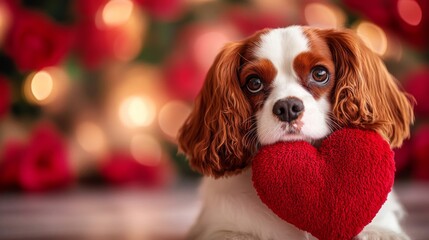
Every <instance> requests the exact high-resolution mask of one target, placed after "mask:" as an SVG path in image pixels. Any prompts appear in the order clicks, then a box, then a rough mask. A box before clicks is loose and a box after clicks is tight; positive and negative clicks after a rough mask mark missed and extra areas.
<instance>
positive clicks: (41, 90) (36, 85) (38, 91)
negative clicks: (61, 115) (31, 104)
mask: <svg viewBox="0 0 429 240" xmlns="http://www.w3.org/2000/svg"><path fill="white" fill-rule="evenodd" d="M30 88H31V92H32V93H33V96H34V97H35V98H36V100H37V101H39V102H42V101H43V100H45V99H47V98H48V97H49V95H50V94H51V93H52V89H53V83H52V77H51V75H50V74H49V73H48V72H46V71H40V72H37V73H36V74H34V76H33V78H32V79H31V83H30Z"/></svg>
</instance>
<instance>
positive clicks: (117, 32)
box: [76, 0, 127, 69]
mask: <svg viewBox="0 0 429 240" xmlns="http://www.w3.org/2000/svg"><path fill="white" fill-rule="evenodd" d="M106 3H108V1H107V0H94V1H87V0H79V1H77V2H76V10H77V12H78V15H79V17H80V19H79V24H78V26H77V35H78V36H79V38H78V39H77V42H76V51H77V53H78V55H79V56H80V58H81V59H82V61H83V63H84V64H85V66H86V67H88V68H91V69H95V68H98V67H100V65H101V64H102V63H103V62H104V61H106V60H109V59H114V58H115V56H114V55H115V48H117V47H118V46H117V45H118V44H120V42H121V40H122V39H124V38H127V36H126V34H125V32H124V31H125V30H124V29H123V28H121V27H118V26H116V27H115V26H102V25H100V26H98V25H97V21H99V19H98V20H97V18H99V17H100V16H99V13H100V11H101V10H102V9H103V7H104V6H105V5H106Z"/></svg>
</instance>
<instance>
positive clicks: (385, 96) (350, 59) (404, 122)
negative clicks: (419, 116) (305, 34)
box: [320, 30, 414, 147]
mask: <svg viewBox="0 0 429 240" xmlns="http://www.w3.org/2000/svg"><path fill="white" fill-rule="evenodd" d="M320 34H321V35H322V36H323V37H324V38H325V40H326V42H327V44H328V46H329V48H330V51H331V53H332V57H333V61H334V64H335V72H336V73H335V79H336V80H335V82H336V83H335V84H336V86H335V90H334V91H333V92H332V96H331V97H332V103H333V115H334V118H335V120H336V121H337V123H338V124H339V125H340V126H352V127H359V128H365V129H372V130H375V131H377V132H378V133H379V134H381V135H382V136H383V137H384V138H385V139H386V140H388V141H389V143H390V144H391V146H392V147H399V146H400V145H401V144H402V141H403V140H404V139H405V138H407V137H409V135H410V129H409V127H410V124H411V123H412V122H413V121H414V113H413V103H414V99H413V98H412V97H411V96H410V95H409V94H407V93H404V92H403V91H402V90H401V89H400V87H399V86H398V82H397V81H396V80H395V79H394V78H393V77H392V76H391V75H390V73H389V72H388V71H387V69H386V66H385V65H384V63H383V62H382V60H381V59H380V57H379V56H378V55H376V54H375V53H374V52H372V51H371V50H370V49H369V48H368V47H367V46H366V45H365V44H364V43H363V41H362V40H361V39H360V38H359V37H358V36H357V35H356V34H355V33H353V32H351V31H348V30H320Z"/></svg>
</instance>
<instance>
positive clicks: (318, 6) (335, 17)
mask: <svg viewBox="0 0 429 240" xmlns="http://www.w3.org/2000/svg"><path fill="white" fill-rule="evenodd" d="M304 16H305V20H306V21H307V24H308V25H310V26H315V27H320V28H337V27H341V26H343V25H344V21H345V16H344V13H343V12H342V11H341V10H339V9H338V8H336V7H334V6H331V5H327V4H323V3H310V4H307V5H306V6H305V8H304Z"/></svg>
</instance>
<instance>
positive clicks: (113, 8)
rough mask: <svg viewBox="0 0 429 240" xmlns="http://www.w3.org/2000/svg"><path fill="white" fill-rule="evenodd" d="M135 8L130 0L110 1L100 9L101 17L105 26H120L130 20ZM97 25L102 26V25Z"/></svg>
mask: <svg viewBox="0 0 429 240" xmlns="http://www.w3.org/2000/svg"><path fill="white" fill-rule="evenodd" d="M133 8H134V4H133V2H132V1H130V0H110V1H108V2H107V3H106V5H105V6H104V7H103V8H102V9H100V11H101V14H99V16H100V17H101V20H102V21H101V22H102V23H103V24H104V25H105V26H108V27H115V26H120V25H122V24H125V23H126V22H127V21H128V20H129V19H130V17H131V13H132V12H133ZM97 23H98V25H99V26H100V23H99V22H97ZM100 27H101V26H100Z"/></svg>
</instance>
